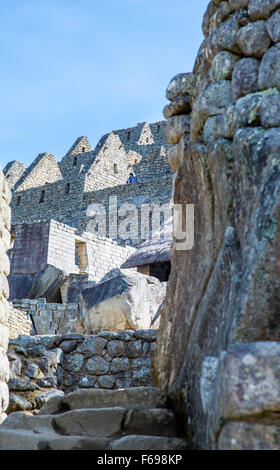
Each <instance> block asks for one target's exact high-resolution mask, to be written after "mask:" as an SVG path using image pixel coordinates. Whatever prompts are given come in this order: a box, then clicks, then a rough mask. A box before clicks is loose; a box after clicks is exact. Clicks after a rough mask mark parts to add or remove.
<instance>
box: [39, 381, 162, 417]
mask: <svg viewBox="0 0 280 470" xmlns="http://www.w3.org/2000/svg"><path fill="white" fill-rule="evenodd" d="M166 405H167V396H166V394H165V393H164V392H162V390H160V389H158V388H155V387H135V388H126V389H118V390H108V389H92V388H91V389H78V390H75V391H74V392H71V393H69V394H67V395H65V396H64V397H62V398H61V399H57V398H56V399H55V403H53V402H52V399H50V400H48V402H47V403H46V404H45V405H44V406H43V407H42V409H41V411H40V414H50V413H56V412H59V411H61V410H62V409H64V411H66V410H67V409H69V410H75V409H79V408H81V406H82V407H83V408H112V407H123V408H165V407H166Z"/></svg>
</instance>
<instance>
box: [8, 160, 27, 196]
mask: <svg viewBox="0 0 280 470" xmlns="http://www.w3.org/2000/svg"><path fill="white" fill-rule="evenodd" d="M24 172H25V167H24V165H23V164H22V163H20V162H18V161H17V160H14V161H12V162H10V163H8V164H7V165H6V166H5V177H6V180H7V182H8V185H9V186H10V188H11V189H12V188H13V187H14V186H15V184H16V183H17V182H18V180H19V179H20V178H21V176H22V175H23V173H24Z"/></svg>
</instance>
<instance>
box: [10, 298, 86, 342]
mask: <svg viewBox="0 0 280 470" xmlns="http://www.w3.org/2000/svg"><path fill="white" fill-rule="evenodd" d="M13 307H14V311H15V312H17V311H19V312H22V311H23V312H26V313H25V315H28V316H29V317H31V318H32V323H33V327H34V333H35V334H36V335H46V334H50V335H55V334H57V333H58V332H59V333H60V334H68V333H84V331H85V330H84V319H83V315H82V314H81V313H80V310H79V308H78V304H75V303H71V304H70V303H69V304H58V303H47V302H46V299H34V300H33V299H31V300H30V299H20V300H14V301H13ZM19 333H20V334H25V332H24V331H20V332H19Z"/></svg>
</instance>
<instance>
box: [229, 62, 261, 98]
mask: <svg viewBox="0 0 280 470" xmlns="http://www.w3.org/2000/svg"><path fill="white" fill-rule="evenodd" d="M258 73H259V61H258V60H257V59H253V58H248V59H247V58H245V59H240V60H239V61H238V62H237V63H236V64H235V66H234V69H233V74H232V98H233V99H234V100H237V99H238V98H240V97H241V96H244V95H247V94H249V93H254V92H256V91H257V90H258Z"/></svg>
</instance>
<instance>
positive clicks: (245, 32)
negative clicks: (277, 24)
mask: <svg viewBox="0 0 280 470" xmlns="http://www.w3.org/2000/svg"><path fill="white" fill-rule="evenodd" d="M237 42H238V45H239V47H240V49H241V50H242V52H243V54H244V55H245V56H248V57H252V56H253V57H262V56H263V55H264V53H265V52H266V51H267V49H268V48H269V45H270V37H269V36H268V34H267V29H266V26H265V22H264V21H262V20H261V21H256V22H255V23H249V24H248V25H247V26H244V27H243V28H240V30H239V31H238V36H237Z"/></svg>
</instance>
